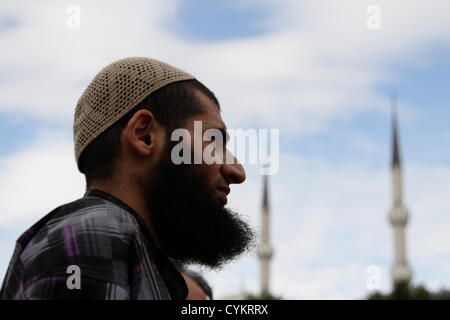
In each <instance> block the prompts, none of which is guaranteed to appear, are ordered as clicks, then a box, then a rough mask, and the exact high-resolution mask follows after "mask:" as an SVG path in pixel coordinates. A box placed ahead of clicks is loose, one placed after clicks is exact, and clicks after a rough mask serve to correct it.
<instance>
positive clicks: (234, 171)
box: [221, 151, 246, 184]
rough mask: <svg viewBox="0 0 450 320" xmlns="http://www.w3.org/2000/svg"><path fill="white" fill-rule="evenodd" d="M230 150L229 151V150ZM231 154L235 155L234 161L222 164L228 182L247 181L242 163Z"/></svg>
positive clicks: (238, 182)
mask: <svg viewBox="0 0 450 320" xmlns="http://www.w3.org/2000/svg"><path fill="white" fill-rule="evenodd" d="M227 152H228V151H227ZM229 156H231V157H233V163H226V162H225V163H224V164H222V167H221V171H222V175H223V177H224V178H225V180H226V181H227V183H228V184H233V183H235V184H240V183H243V182H244V181H245V178H246V176H245V170H244V167H243V166H242V165H241V163H240V162H239V161H238V160H237V159H236V158H235V157H234V156H233V155H231V154H229Z"/></svg>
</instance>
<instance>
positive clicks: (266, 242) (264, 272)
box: [258, 175, 273, 297]
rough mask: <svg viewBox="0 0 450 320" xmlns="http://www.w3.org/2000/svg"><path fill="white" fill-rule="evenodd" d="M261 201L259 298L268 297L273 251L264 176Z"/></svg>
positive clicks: (267, 179) (266, 184)
mask: <svg viewBox="0 0 450 320" xmlns="http://www.w3.org/2000/svg"><path fill="white" fill-rule="evenodd" d="M263 183H264V185H263V199H262V215H261V242H260V244H259V247H258V256H259V262H260V270H261V297H267V296H268V295H270V289H269V267H270V260H271V258H272V254H273V249H272V245H271V241H270V220H269V218H270V217H269V212H270V211H269V178H268V175H264V179H263Z"/></svg>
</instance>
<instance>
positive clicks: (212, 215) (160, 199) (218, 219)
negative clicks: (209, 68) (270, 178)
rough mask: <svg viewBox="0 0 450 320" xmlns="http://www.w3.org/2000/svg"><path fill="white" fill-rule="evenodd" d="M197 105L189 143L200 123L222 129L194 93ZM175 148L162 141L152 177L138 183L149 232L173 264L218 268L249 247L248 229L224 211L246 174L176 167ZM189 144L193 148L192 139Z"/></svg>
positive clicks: (226, 167) (234, 167) (212, 108)
mask: <svg viewBox="0 0 450 320" xmlns="http://www.w3.org/2000/svg"><path fill="white" fill-rule="evenodd" d="M199 102H201V105H202V106H203V109H204V112H202V113H201V114H198V115H196V116H193V117H190V118H189V119H188V121H187V123H186V129H187V130H188V131H189V132H190V133H191V137H192V139H194V121H202V129H203V131H206V130H207V129H210V128H217V129H224V130H226V127H225V124H224V123H223V121H222V118H221V116H220V113H219V110H218V108H217V106H216V105H215V104H214V102H213V101H211V100H210V99H209V98H207V97H206V96H204V95H203V94H199ZM200 138H201V137H200ZM169 139H170V135H169V137H168V139H167V140H169ZM177 143H178V142H172V141H166V147H165V149H164V150H163V151H162V154H161V157H160V161H159V162H158V164H157V165H156V167H154V169H153V170H152V174H149V175H148V176H145V177H141V178H140V179H139V185H140V188H141V190H142V191H143V194H145V200H146V202H147V206H148V208H149V209H150V215H151V217H150V220H151V223H152V227H153V230H154V232H155V233H156V237H157V240H158V242H159V244H160V246H161V248H162V249H163V250H164V251H165V252H166V254H167V255H168V256H169V257H171V258H172V259H173V260H175V261H177V262H180V263H199V264H203V265H206V266H209V267H211V268H217V267H220V266H222V265H223V264H224V263H226V262H228V261H229V260H231V259H233V258H234V257H236V256H237V255H239V254H241V253H243V252H244V251H245V250H246V249H247V248H248V247H249V246H250V245H251V244H253V240H254V233H253V231H252V229H251V228H250V227H249V226H248V225H247V223H246V222H245V221H243V220H242V219H241V218H240V217H239V215H238V214H237V213H235V212H232V211H231V210H229V209H228V208H225V204H226V202H227V194H228V192H229V190H230V188H229V185H230V184H233V183H242V182H243V181H244V180H245V172H244V169H243V167H242V166H241V165H240V164H239V163H233V164H226V163H222V164H221V163H214V164H206V163H202V164H179V165H176V164H174V163H173V161H172V159H171V151H172V148H173V146H174V145H176V144H177ZM210 143H213V142H211V141H204V142H202V145H203V147H205V146H206V145H208V144H210ZM191 145H192V149H194V147H193V146H194V141H193V140H192V143H191ZM223 152H224V154H225V152H226V151H225V150H223ZM193 153H194V151H193V150H192V156H194V155H193ZM192 159H193V158H192Z"/></svg>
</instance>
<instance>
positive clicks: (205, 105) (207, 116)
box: [190, 91, 226, 128]
mask: <svg viewBox="0 0 450 320" xmlns="http://www.w3.org/2000/svg"><path fill="white" fill-rule="evenodd" d="M195 95H196V96H197V98H198V101H199V102H200V104H201V106H202V109H203V111H202V113H199V114H197V115H194V116H192V117H191V118H190V120H191V121H195V120H201V121H202V124H203V126H204V127H215V128H226V125H225V123H224V122H223V120H222V116H221V115H220V111H219V108H218V107H217V105H216V103H215V102H214V101H213V100H211V99H210V98H208V96H206V95H205V94H204V93H202V92H200V91H196V92H195Z"/></svg>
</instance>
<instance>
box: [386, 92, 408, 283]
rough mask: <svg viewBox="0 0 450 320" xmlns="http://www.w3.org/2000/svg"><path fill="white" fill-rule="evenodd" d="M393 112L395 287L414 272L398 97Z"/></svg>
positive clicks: (392, 220) (391, 217)
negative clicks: (408, 254) (409, 259)
mask: <svg viewBox="0 0 450 320" xmlns="http://www.w3.org/2000/svg"><path fill="white" fill-rule="evenodd" d="M391 112H392V167H391V175H392V209H391V210H390V212H389V221H390V223H391V225H392V227H393V229H394V257H395V261H394V265H393V267H392V270H391V274H392V280H393V282H394V285H395V284H397V283H400V282H406V283H409V282H410V281H411V276H412V272H411V269H410V268H409V266H408V263H407V259H406V239H405V229H406V225H407V223H408V211H407V210H406V208H405V206H404V205H403V190H402V165H401V159H400V145H399V137H398V119H397V97H396V95H395V93H394V94H392V96H391Z"/></svg>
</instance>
